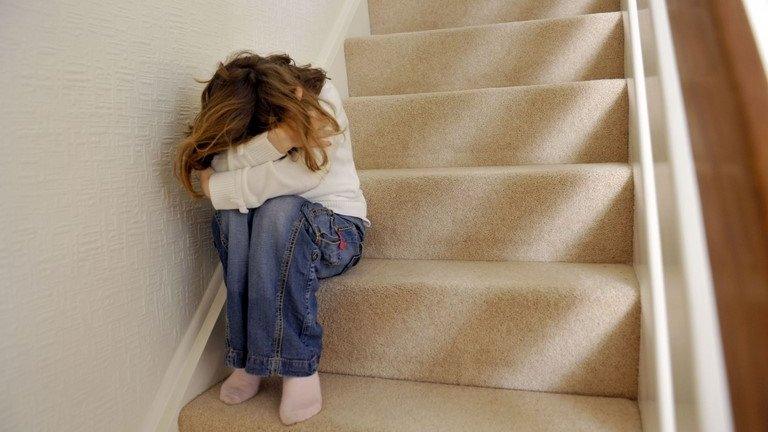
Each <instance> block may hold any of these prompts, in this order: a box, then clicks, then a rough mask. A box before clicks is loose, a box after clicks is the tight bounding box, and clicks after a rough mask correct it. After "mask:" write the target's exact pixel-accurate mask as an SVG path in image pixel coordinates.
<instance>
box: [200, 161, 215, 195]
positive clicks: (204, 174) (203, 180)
mask: <svg viewBox="0 0 768 432" xmlns="http://www.w3.org/2000/svg"><path fill="white" fill-rule="evenodd" d="M214 172H215V171H214V170H213V168H206V169H204V170H202V171H198V172H197V174H198V176H199V177H200V188H201V189H202V190H203V194H205V196H207V197H208V198H210V197H211V189H210V188H209V187H208V183H209V182H210V180H211V176H212V175H213V173H214Z"/></svg>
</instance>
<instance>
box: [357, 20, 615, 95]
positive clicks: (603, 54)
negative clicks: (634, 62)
mask: <svg viewBox="0 0 768 432" xmlns="http://www.w3.org/2000/svg"><path fill="white" fill-rule="evenodd" d="M623 35H624V33H623V27H622V21H621V13H617V12H613V13H603V14H595V15H584V16H579V17H573V18H560V19H553V20H542V21H526V22H517V23H504V24H491V25H485V26H478V27H464V28H458V29H445V30H429V31H424V32H416V33H396V34H388V35H378V36H368V37H361V38H352V39H347V41H346V43H345V52H346V59H347V71H348V73H347V75H348V80H349V92H350V94H351V95H353V96H372V95H385V94H399V93H425V92H437V91H448V90H467V89H474V88H483V87H506V86H519V85H532V84H550V83H557V82H568V81H582V80H592V79H604V78H624V42H623V41H624V39H623Z"/></svg>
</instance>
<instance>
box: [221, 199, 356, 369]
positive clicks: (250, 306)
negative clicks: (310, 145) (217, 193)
mask: <svg viewBox="0 0 768 432" xmlns="http://www.w3.org/2000/svg"><path fill="white" fill-rule="evenodd" d="M211 228H212V230H213V242H214V245H215V246H216V249H217V250H218V252H219V257H220V258H221V263H222V265H223V267H224V280H225V283H226V286H227V310H226V318H227V320H226V323H227V326H226V350H227V352H226V364H227V365H228V366H230V367H234V368H245V370H246V371H247V372H248V373H251V374H254V375H261V376H267V375H280V376H309V375H312V374H313V373H315V371H317V365H318V361H319V360H320V353H321V350H322V337H323V328H322V326H321V325H320V323H319V322H318V321H317V299H316V297H315V293H316V292H317V288H318V280H319V279H323V278H328V277H331V276H336V275H339V274H341V273H344V272H345V271H346V270H347V269H349V268H351V267H353V266H354V265H356V264H357V263H358V261H360V256H361V253H362V243H363V238H364V236H365V226H364V225H363V221H362V219H360V218H356V217H352V216H345V215H341V214H338V213H334V212H333V211H331V210H329V209H327V208H326V207H324V206H322V205H320V204H317V203H313V202H311V201H308V200H306V199H304V198H302V197H299V196H295V195H289V196H281V197H276V198H272V199H270V200H268V201H266V202H265V203H264V204H262V205H261V207H258V208H254V209H250V210H249V211H248V213H247V214H246V213H240V212H239V211H238V210H217V211H216V212H215V213H214V217H213V220H212V222H211Z"/></svg>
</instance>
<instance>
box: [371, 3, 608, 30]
mask: <svg viewBox="0 0 768 432" xmlns="http://www.w3.org/2000/svg"><path fill="white" fill-rule="evenodd" d="M619 3H620V1H619V0H567V1H564V0H368V10H369V11H370V18H371V32H372V33H373V34H382V33H399V32H410V31H417V30H433V29H440V28H447V27H466V26H473V25H482V24H494V23H502V22H510V21H528V20H535V19H545V18H563V17H568V16H575V15H584V14H593V13H599V12H613V11H617V10H620V4H619Z"/></svg>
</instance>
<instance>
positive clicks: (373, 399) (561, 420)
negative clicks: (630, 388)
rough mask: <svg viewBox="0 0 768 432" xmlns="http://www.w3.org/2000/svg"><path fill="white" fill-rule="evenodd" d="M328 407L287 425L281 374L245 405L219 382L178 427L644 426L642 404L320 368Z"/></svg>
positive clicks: (619, 430)
mask: <svg viewBox="0 0 768 432" xmlns="http://www.w3.org/2000/svg"><path fill="white" fill-rule="evenodd" d="M320 377H321V378H320V379H321V385H322V387H323V410H322V411H320V413H319V414H318V415H316V416H315V417H313V418H311V419H309V420H307V421H306V422H303V423H298V424H296V425H295V426H293V427H291V428H290V429H287V428H286V427H285V426H283V425H282V424H281V423H280V420H279V419H278V417H277V412H278V406H279V404H280V386H279V381H278V380H275V379H269V380H266V381H265V382H264V383H263V384H262V386H263V388H262V390H260V391H259V393H258V394H257V395H256V397H254V398H253V399H251V400H249V401H246V402H244V403H242V404H240V405H226V404H224V403H223V402H221V401H219V399H218V393H219V387H220V384H217V385H215V386H214V387H212V388H211V389H209V390H208V391H206V392H205V393H203V394H201V395H200V396H198V397H197V398H195V399H194V400H193V401H192V402H190V403H189V404H188V405H187V406H185V407H184V409H182V411H181V414H180V415H179V431H180V432H255V431H283V430H291V431H334V432H351V431H397V432H411V431H412V432H423V431H447V432H451V431H456V432H458V431H462V432H463V431H477V432H484V431H498V432H501V431H504V432H528V431H549V432H560V431H562V432H578V431H584V432H600V431H605V432H634V431H638V432H639V431H640V430H641V427H640V414H639V411H638V407H637V403H636V402H634V401H630V400H627V399H619V398H602V397H589V396H574V395H562V394H549V393H537V392H525V391H513V390H499V389H488V388H477V387H465V386H452V385H445V384H429V383H416V382H410V381H396V380H386V379H379V378H360V377H352V376H344V375H333V374H321V375H320Z"/></svg>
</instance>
